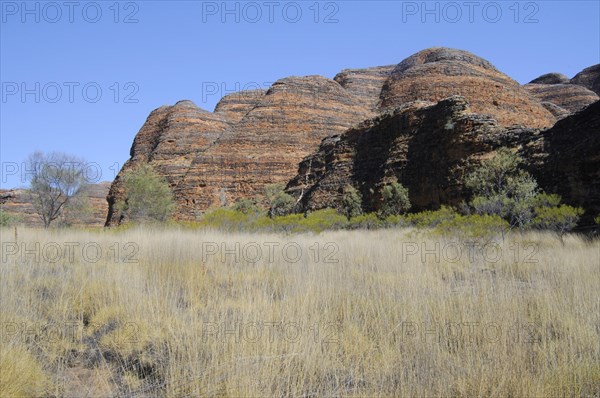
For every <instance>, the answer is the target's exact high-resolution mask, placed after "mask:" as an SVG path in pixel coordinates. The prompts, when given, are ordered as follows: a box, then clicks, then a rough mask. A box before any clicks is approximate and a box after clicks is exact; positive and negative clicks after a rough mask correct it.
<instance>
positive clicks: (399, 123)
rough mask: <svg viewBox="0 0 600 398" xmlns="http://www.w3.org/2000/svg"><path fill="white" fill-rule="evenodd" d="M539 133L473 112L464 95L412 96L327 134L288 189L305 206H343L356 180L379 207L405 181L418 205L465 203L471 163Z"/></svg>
mask: <svg viewBox="0 0 600 398" xmlns="http://www.w3.org/2000/svg"><path fill="white" fill-rule="evenodd" d="M536 132H537V130H533V129H525V128H521V127H514V128H508V129H507V128H504V127H502V126H500V125H499V124H498V123H497V122H496V121H495V120H494V119H492V118H490V117H488V116H485V115H479V114H473V113H471V109H470V107H469V104H468V102H467V100H466V99H465V98H464V97H459V96H454V97H450V98H447V99H445V100H442V101H440V102H438V103H427V102H413V103H408V104H405V105H403V106H401V107H400V108H398V109H396V110H394V111H391V112H388V113H385V114H383V115H380V116H377V117H375V118H373V119H370V120H367V121H365V122H364V123H362V124H361V125H359V126H357V127H356V128H354V129H351V130H349V131H347V132H346V133H344V134H342V135H341V136H339V137H332V138H330V139H326V140H324V141H323V142H322V144H321V147H320V148H319V151H317V152H316V153H315V154H313V155H311V156H309V157H307V158H305V159H304V160H303V161H302V163H301V164H300V167H299V172H298V175H297V176H296V177H295V178H294V179H293V180H292V181H291V182H290V183H289V184H288V191H289V192H290V193H293V194H294V195H295V196H297V197H302V200H301V203H302V204H303V205H304V209H305V210H314V209H319V208H324V207H339V205H340V203H341V199H342V195H343V192H344V188H345V187H346V186H347V185H351V186H354V187H356V188H357V189H358V190H359V191H360V192H361V194H362V197H363V207H364V209H365V210H367V211H373V210H377V209H378V207H379V205H380V202H381V197H380V192H381V188H382V186H383V185H386V184H389V183H391V182H394V181H398V182H400V183H402V184H403V185H404V186H405V187H407V188H408V190H409V195H410V201H411V203H412V205H413V210H417V211H418V210H425V209H434V208H438V207H439V206H440V205H441V204H448V205H459V204H460V202H461V201H462V200H464V198H465V196H466V192H464V189H463V187H462V185H461V183H460V180H461V179H462V176H463V175H464V173H465V171H466V170H468V169H469V168H470V167H472V166H473V165H474V164H476V162H477V161H478V159H480V158H482V157H484V156H486V155H487V154H489V153H490V152H492V151H493V150H494V149H496V148H498V147H499V146H507V145H513V146H514V145H517V144H518V143H520V142H521V141H523V140H529V139H530V138H531V137H533V136H534V135H535V134H536ZM524 137H527V138H524Z"/></svg>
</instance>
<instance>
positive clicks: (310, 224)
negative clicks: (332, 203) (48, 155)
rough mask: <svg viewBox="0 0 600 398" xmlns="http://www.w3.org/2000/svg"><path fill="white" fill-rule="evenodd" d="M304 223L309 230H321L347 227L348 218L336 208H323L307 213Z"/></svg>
mask: <svg viewBox="0 0 600 398" xmlns="http://www.w3.org/2000/svg"><path fill="white" fill-rule="evenodd" d="M302 224H303V225H304V226H305V227H306V228H307V229H308V230H309V231H313V232H321V231H324V230H327V229H334V230H335V229H343V228H346V227H347V226H348V219H347V218H346V217H345V216H343V215H341V214H340V213H338V212H337V210H335V209H321V210H317V211H313V212H310V213H309V214H307V216H306V218H305V219H304V220H303V221H302Z"/></svg>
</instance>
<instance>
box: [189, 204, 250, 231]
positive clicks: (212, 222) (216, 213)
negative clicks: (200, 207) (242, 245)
mask: <svg viewBox="0 0 600 398" xmlns="http://www.w3.org/2000/svg"><path fill="white" fill-rule="evenodd" d="M250 220H251V217H250V216H249V215H246V214H244V213H242V212H239V211H236V210H234V209H232V208H226V207H221V208H218V209H214V210H212V211H208V212H206V213H204V215H203V216H202V217H201V218H200V220H199V221H198V223H197V225H198V226H200V227H205V228H213V229H219V230H224V231H242V230H245V229H248V228H249V227H250Z"/></svg>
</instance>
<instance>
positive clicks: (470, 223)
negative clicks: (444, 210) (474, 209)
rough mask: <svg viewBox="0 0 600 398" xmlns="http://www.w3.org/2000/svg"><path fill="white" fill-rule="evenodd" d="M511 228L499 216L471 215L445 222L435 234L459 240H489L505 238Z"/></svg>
mask: <svg viewBox="0 0 600 398" xmlns="http://www.w3.org/2000/svg"><path fill="white" fill-rule="evenodd" d="M509 228H510V225H509V224H508V222H507V221H506V220H504V219H503V218H502V217H500V216H498V215H489V214H471V215H466V216H463V215H457V216H456V217H453V218H449V219H446V220H443V221H441V222H440V223H438V224H437V225H436V226H435V227H434V228H433V233H434V234H436V235H442V236H447V237H454V238H458V239H459V240H488V239H492V238H494V237H497V236H503V235H504V233H506V231H507V230H508V229H509Z"/></svg>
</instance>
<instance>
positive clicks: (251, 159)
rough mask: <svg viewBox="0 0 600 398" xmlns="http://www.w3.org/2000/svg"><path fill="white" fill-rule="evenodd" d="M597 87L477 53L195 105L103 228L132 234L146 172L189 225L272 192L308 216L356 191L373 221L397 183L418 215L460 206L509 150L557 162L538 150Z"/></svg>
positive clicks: (170, 117) (156, 136)
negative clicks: (273, 187) (487, 167)
mask: <svg viewBox="0 0 600 398" xmlns="http://www.w3.org/2000/svg"><path fill="white" fill-rule="evenodd" d="M597 76H598V68H597V67H591V68H587V69H585V70H584V71H582V72H581V73H579V74H578V75H577V76H575V77H574V78H573V79H570V80H569V79H568V78H567V77H566V76H564V75H561V74H558V73H551V74H546V75H543V76H540V77H539V78H537V79H534V80H533V81H532V82H531V83H529V84H527V85H524V86H521V85H520V84H519V83H517V82H516V81H514V80H513V79H511V78H510V77H508V76H507V75H505V74H503V73H502V72H500V71H499V70H497V69H496V68H495V67H494V66H493V65H492V64H491V63H490V62H488V61H486V60H484V59H482V58H480V57H477V56H476V55H474V54H471V53H469V52H466V51H461V50H454V49H448V48H432V49H427V50H423V51H421V52H419V53H417V54H414V55H412V56H410V57H408V58H406V59H405V60H403V61H402V62H400V63H399V64H397V65H389V66H380V67H373V68H364V69H344V70H343V71H341V72H340V73H338V74H337V75H336V76H335V77H334V79H328V78H324V77H320V76H305V77H288V78H284V79H281V80H279V81H277V82H275V83H274V84H273V85H272V86H271V87H270V88H269V89H268V90H255V91H244V92H240V93H235V94H231V95H228V96H225V97H224V98H222V99H221V101H220V102H219V103H218V104H217V106H216V108H215V110H214V112H207V111H205V110H202V109H200V108H198V107H197V106H196V105H194V104H193V103H192V102H190V101H181V102H179V103H177V104H175V105H173V106H164V107H161V108H159V109H157V110H155V111H153V112H152V113H151V114H150V116H149V117H148V119H147V120H146V122H145V123H144V125H143V126H142V128H141V129H140V131H139V132H138V134H137V136H136V138H135V140H134V142H133V145H132V148H131V151H130V155H131V158H130V159H129V161H128V162H127V163H126V164H125V165H124V166H123V169H122V170H121V172H120V173H119V175H118V176H117V178H116V179H115V181H114V182H113V184H112V186H111V189H110V192H109V195H108V197H107V199H108V203H109V211H108V217H107V221H106V224H107V225H115V224H118V223H120V222H122V221H124V218H123V215H121V214H119V213H118V211H117V210H116V207H115V206H114V205H115V204H116V203H117V202H118V201H120V200H123V199H124V196H123V187H122V182H121V177H122V174H123V172H125V171H127V170H130V169H132V168H135V167H136V166H137V165H138V164H141V163H149V164H151V165H153V166H154V167H155V169H156V170H157V171H158V172H159V173H160V174H162V175H163V176H165V177H166V179H167V181H168V183H169V185H170V186H171V188H172V190H173V193H174V196H175V200H176V204H177V206H176V212H175V217H176V218H177V219H179V220H194V219H196V218H197V217H198V215H199V214H201V213H203V212H204V211H206V210H207V209H209V208H211V207H218V206H223V205H228V204H231V203H233V202H234V201H236V200H238V199H241V198H247V197H252V196H254V195H255V194H256V193H258V192H260V191H261V190H262V188H263V187H264V185H265V184H269V183H274V182H283V183H288V189H289V191H290V192H292V193H294V194H295V195H297V196H298V197H301V203H302V204H303V206H305V208H307V209H313V208H320V207H324V206H335V205H336V203H338V201H339V198H340V195H341V192H342V191H343V188H344V186H345V185H347V184H352V185H355V186H357V187H358V188H359V189H360V190H361V192H362V193H363V197H364V200H365V203H364V205H365V208H366V209H375V208H377V206H378V203H379V200H380V198H378V192H379V190H378V188H379V187H380V186H381V185H382V184H385V183H387V182H389V181H391V180H394V179H398V180H400V181H401V182H402V183H403V184H405V185H406V186H408V188H409V190H410V192H411V200H412V202H413V203H414V204H415V209H417V210H418V209H426V208H435V207H437V206H439V205H440V204H443V203H446V204H458V203H459V202H460V201H462V200H463V199H464V192H463V189H462V187H461V186H460V183H459V180H460V177H461V176H462V174H463V173H464V172H465V170H466V168H467V167H469V166H471V165H473V164H477V162H478V161H479V159H481V158H483V157H485V156H489V155H490V153H492V152H493V151H494V150H495V149H496V148H498V147H500V146H513V147H515V148H518V149H519V150H521V151H523V153H524V154H525V153H526V152H527V150H529V149H531V148H535V150H536V151H534V152H535V153H534V154H533V155H531V156H533V157H534V158H535V159H536V160H535V162H533V161H532V164H534V163H535V164H538V163H539V162H538V160H539V159H545V158H548V159H555V158H556V156H557V155H553V156H555V157H554V158H553V157H551V156H550V153H552V151H551V150H550V149H548V148H547V149H546V152H543V150H542V149H541V148H543V147H544V145H546V144H544V142H546V141H547V142H550V141H552V140H550V139H548V140H546V141H544V140H543V139H542V138H540V137H542V136H544V134H543V132H545V131H548V129H549V128H550V127H552V126H553V125H554V124H555V123H556V122H557V120H560V119H563V120H565V121H566V120H572V118H571V116H570V115H573V117H582V116H581V113H576V112H578V111H580V110H582V109H584V108H586V106H589V105H590V104H591V103H593V102H594V101H597V100H598V95H597V93H596V92H594V90H595V89H596V88H597ZM583 115H584V116H583V117H584V118H586V117H589V116H585V115H587V113H583ZM561 123H567V122H561ZM561 125H562V126H565V125H564V124H561ZM576 125H581V122H577V123H576ZM557 126H559V125H558V124H557ZM557 128H558V127H557ZM563 128H566V127H563ZM557 134H558V133H557ZM585 134H587V135H586V136H590V135H591V133H589V132H588V133H585ZM559 135H560V134H559ZM555 141H556V140H555ZM556 142H558V141H556ZM548 145H550V144H548ZM561 145H564V148H567V150H568V151H569V150H571V149H570V148H573V147H574V146H573V145H571V144H569V143H568V142H562V144H561ZM553 148H558V146H553ZM574 151H575V152H571V153H578V152H577V150H574ZM542 152H543V153H542ZM544 154H545V155H544ZM556 159H558V158H556ZM561 159H562V160H561V161H564V159H563V158H561ZM557 161H558V160H557ZM536 162H538V163H536ZM573 172H575V170H573ZM586 178H587V177H586ZM551 180H552V179H548V180H544V181H548V184H552V183H551V182H550V181H551ZM549 186H550V185H549ZM580 191H581V190H580V189H579V190H578V192H580ZM569 195H570V194H568V193H567V194H566V196H567V197H568V198H571V196H569ZM581 200H583V202H585V200H584V199H581ZM586 200H587V199H586ZM585 203H588V202H585Z"/></svg>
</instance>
